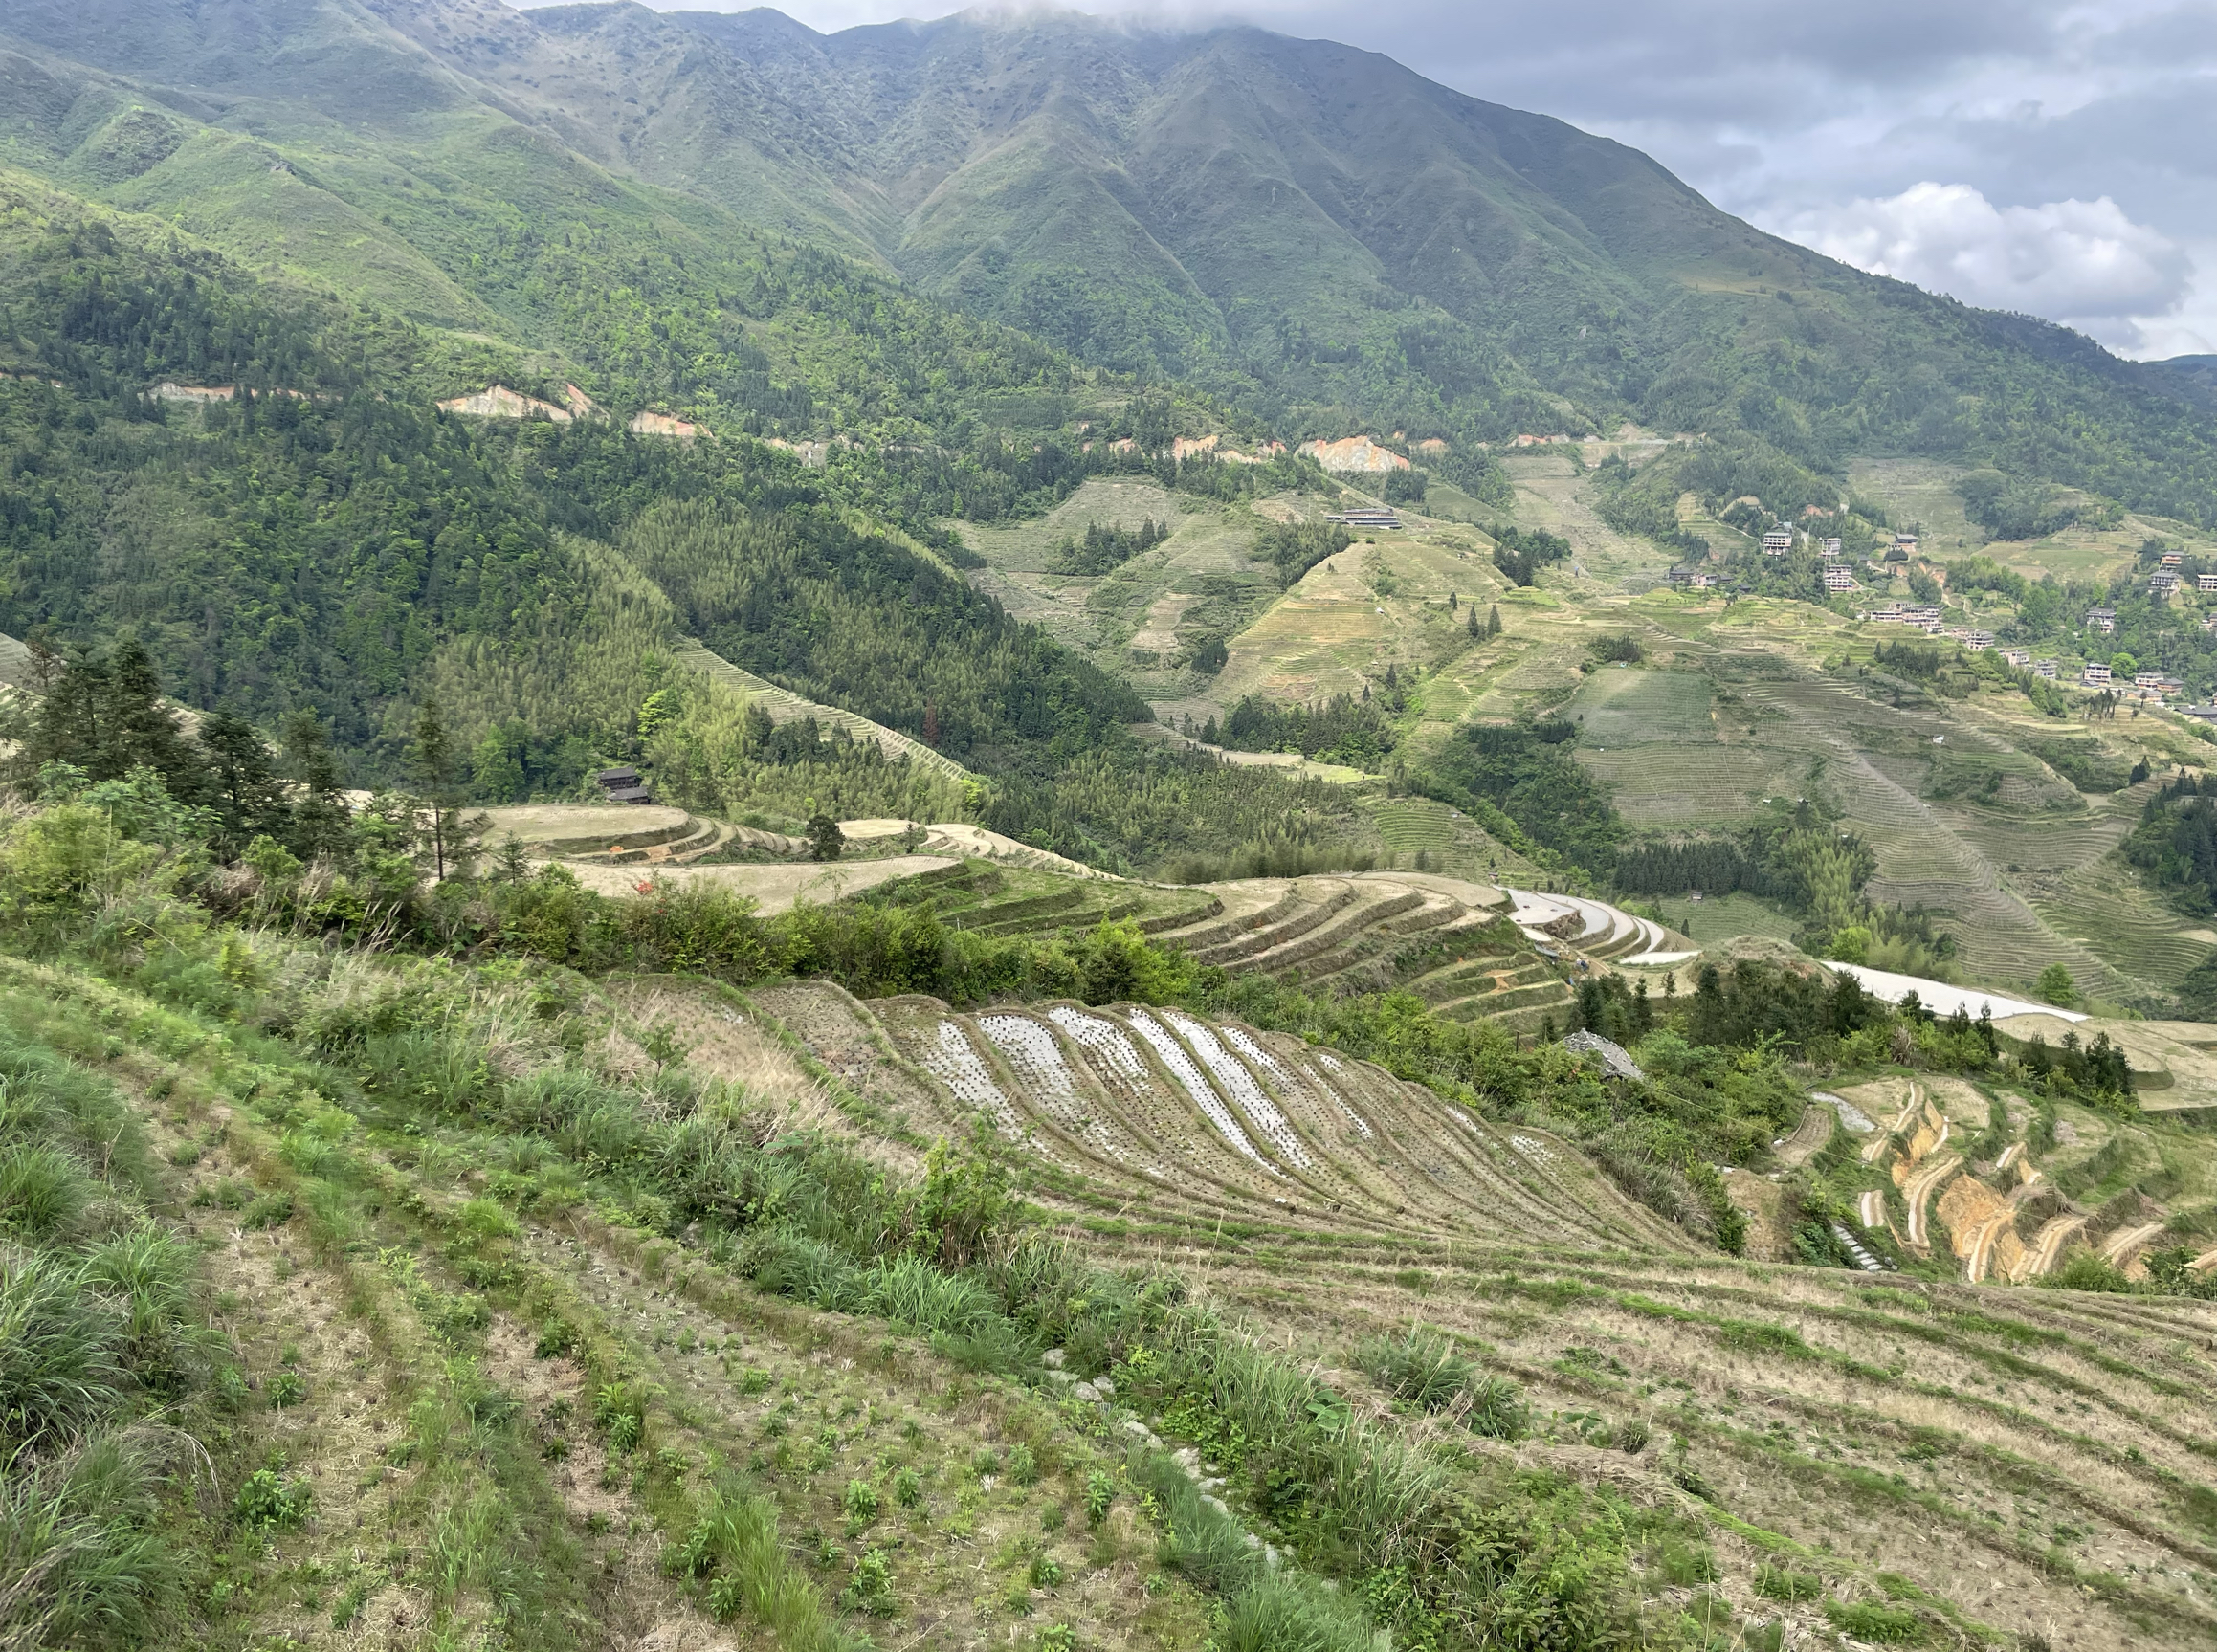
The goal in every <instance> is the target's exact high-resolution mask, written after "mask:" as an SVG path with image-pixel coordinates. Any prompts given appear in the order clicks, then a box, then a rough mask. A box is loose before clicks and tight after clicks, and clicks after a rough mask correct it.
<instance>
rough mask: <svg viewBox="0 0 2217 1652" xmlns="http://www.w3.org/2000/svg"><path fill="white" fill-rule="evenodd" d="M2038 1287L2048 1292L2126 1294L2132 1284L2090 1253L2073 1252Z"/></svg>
mask: <svg viewBox="0 0 2217 1652" xmlns="http://www.w3.org/2000/svg"><path fill="white" fill-rule="evenodd" d="M2039 1283H2040V1284H2041V1285H2042V1286H2044V1287H2046V1288H2047V1289H2050V1290H2101V1291H2109V1292H2112V1293H2116V1294H2129V1293H2130V1292H2131V1291H2132V1289H2133V1282H2132V1281H2131V1280H2129V1279H2127V1278H2126V1277H2125V1276H2124V1274H2123V1273H2122V1272H2121V1271H2120V1270H2119V1269H2118V1268H2117V1267H2116V1266H2115V1265H2114V1264H2112V1263H2110V1262H2109V1261H2107V1260H2105V1259H2104V1258H2103V1257H2101V1256H2099V1255H2098V1254H2096V1253H2095V1252H2094V1251H2091V1250H2074V1251H2073V1252H2072V1253H2071V1255H2070V1257H2069V1258H2068V1259H2067V1260H2066V1261H2065V1262H2064V1264H2063V1266H2062V1267H2058V1268H2056V1269H2055V1271H2054V1272H2052V1273H2050V1274H2046V1275H2044V1276H2043V1277H2042V1278H2041V1279H2040V1281H2039Z"/></svg>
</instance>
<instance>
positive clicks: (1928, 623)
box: [1861, 602, 1940, 636]
mask: <svg viewBox="0 0 2217 1652" xmlns="http://www.w3.org/2000/svg"><path fill="white" fill-rule="evenodd" d="M1861 617H1862V618H1864V619H1866V620H1877V621H1881V622H1883V623H1885V624H1887V625H1894V626H1915V627H1916V628H1918V630H1920V631H1923V632H1925V633H1926V634H1927V635H1930V636H1938V635H1939V634H1940V605H1939V604H1938V603H1901V602H1891V603H1888V604H1887V605H1886V606H1884V607H1880V608H1866V609H1865V610H1864V611H1863V613H1862V615H1861Z"/></svg>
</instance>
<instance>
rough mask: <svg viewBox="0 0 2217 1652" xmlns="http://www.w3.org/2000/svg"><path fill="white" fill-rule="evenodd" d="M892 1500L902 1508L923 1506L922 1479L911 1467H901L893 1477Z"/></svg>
mask: <svg viewBox="0 0 2217 1652" xmlns="http://www.w3.org/2000/svg"><path fill="white" fill-rule="evenodd" d="M893 1500H894V1502H896V1503H898V1504H899V1505H900V1506H901V1507H902V1508H903V1509H920V1508H922V1507H923V1480H922V1477H921V1476H920V1475H919V1474H918V1473H917V1471H916V1470H915V1469H913V1468H903V1469H902V1470H901V1471H900V1472H899V1473H898V1474H896V1475H895V1476H894V1477H893Z"/></svg>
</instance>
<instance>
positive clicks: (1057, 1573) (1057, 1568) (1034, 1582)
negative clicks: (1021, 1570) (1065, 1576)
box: [1031, 1554, 1062, 1589]
mask: <svg viewBox="0 0 2217 1652" xmlns="http://www.w3.org/2000/svg"><path fill="white" fill-rule="evenodd" d="M1061 1581H1062V1566H1061V1563H1060V1562H1059V1561H1057V1560H1055V1559H1054V1558H1053V1556H1051V1555H1046V1554H1038V1555H1034V1556H1033V1557H1032V1560H1031V1587H1032V1588H1034V1589H1053V1588H1054V1587H1055V1586H1056V1585H1057V1584H1059V1583H1060V1582H1061Z"/></svg>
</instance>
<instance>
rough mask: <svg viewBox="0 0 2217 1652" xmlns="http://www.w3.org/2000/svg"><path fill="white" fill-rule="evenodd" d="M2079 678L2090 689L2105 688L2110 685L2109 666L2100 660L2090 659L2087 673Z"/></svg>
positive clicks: (2087, 663) (2087, 664)
mask: <svg viewBox="0 0 2217 1652" xmlns="http://www.w3.org/2000/svg"><path fill="white" fill-rule="evenodd" d="M2079 680H2080V681H2082V682H2084V683H2085V684H2086V686H2087V687H2088V688H2090V689H2105V688H2107V687H2109V668H2108V667H2107V666H2105V665H2103V664H2102V663H2101V662H2100V661H2098V660H2088V661H2087V662H2086V671H2085V674H2084V675H2083V676H2082V677H2081V678H2080V679H2079Z"/></svg>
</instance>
